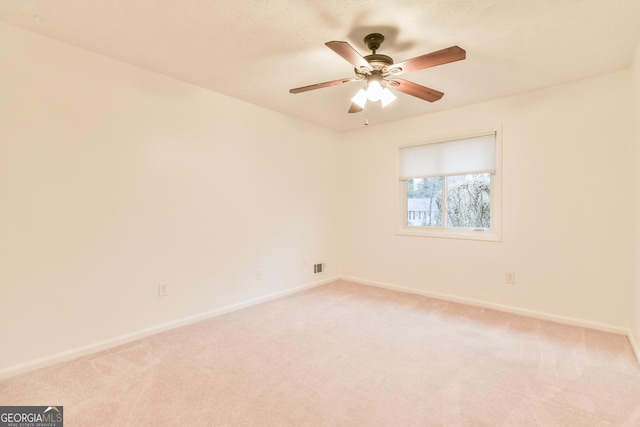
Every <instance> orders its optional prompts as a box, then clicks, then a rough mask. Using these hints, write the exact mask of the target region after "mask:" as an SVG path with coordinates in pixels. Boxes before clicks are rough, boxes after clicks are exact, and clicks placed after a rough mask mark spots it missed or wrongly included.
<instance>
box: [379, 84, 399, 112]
mask: <svg viewBox="0 0 640 427" xmlns="http://www.w3.org/2000/svg"><path fill="white" fill-rule="evenodd" d="M395 100H396V96H395V95H394V94H393V93H391V91H390V90H389V88H386V87H385V88H384V89H383V90H382V96H381V97H380V102H381V103H382V108H384V107H386V106H387V105H389V104H391V103H392V102H393V101H395Z"/></svg>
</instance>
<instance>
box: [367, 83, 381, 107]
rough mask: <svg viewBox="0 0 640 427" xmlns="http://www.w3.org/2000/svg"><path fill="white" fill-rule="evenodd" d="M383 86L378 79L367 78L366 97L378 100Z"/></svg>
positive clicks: (370, 99)
mask: <svg viewBox="0 0 640 427" xmlns="http://www.w3.org/2000/svg"><path fill="white" fill-rule="evenodd" d="M382 92H383V88H382V85H381V84H380V82H379V81H378V80H369V84H368V85H367V99H368V100H369V101H372V102H376V101H380V99H381V98H382Z"/></svg>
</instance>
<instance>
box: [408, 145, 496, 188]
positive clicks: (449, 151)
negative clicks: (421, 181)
mask: <svg viewBox="0 0 640 427" xmlns="http://www.w3.org/2000/svg"><path fill="white" fill-rule="evenodd" d="M495 171H496V135H495V133H492V134H489V135H482V136H476V137H472V138H464V139H457V140H453V141H446V142H436V143H433V144H424V145H414V146H411V147H403V148H400V180H407V179H412V178H429V177H434V176H453V175H469V174H476V173H495Z"/></svg>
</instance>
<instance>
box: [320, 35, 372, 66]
mask: <svg viewBox="0 0 640 427" xmlns="http://www.w3.org/2000/svg"><path fill="white" fill-rule="evenodd" d="M325 45H326V46H327V47H328V48H329V49H331V50H332V51H334V52H335V53H337V54H338V55H340V56H341V57H342V58H344V59H345V60H346V61H347V62H348V63H349V64H351V65H353V66H354V67H356V69H357V70H359V69H360V68H362V67H364V68H366V69H367V70H371V69H372V68H373V67H372V66H371V64H369V62H368V61H367V60H366V59H364V58H363V57H362V55H360V54H359V53H358V52H357V51H356V50H355V49H354V48H353V47H352V46H351V45H350V44H349V43H347V42H337V41H333V42H326V43H325Z"/></svg>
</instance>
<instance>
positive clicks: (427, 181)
mask: <svg viewBox="0 0 640 427" xmlns="http://www.w3.org/2000/svg"><path fill="white" fill-rule="evenodd" d="M407 225H408V226H417V227H442V177H436V178H416V179H409V180H407Z"/></svg>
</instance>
